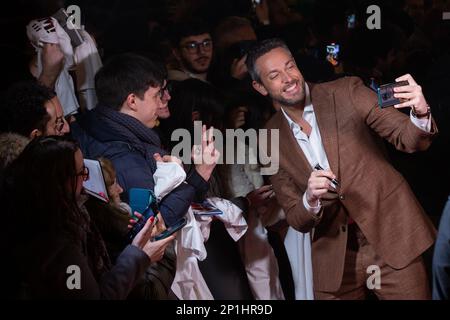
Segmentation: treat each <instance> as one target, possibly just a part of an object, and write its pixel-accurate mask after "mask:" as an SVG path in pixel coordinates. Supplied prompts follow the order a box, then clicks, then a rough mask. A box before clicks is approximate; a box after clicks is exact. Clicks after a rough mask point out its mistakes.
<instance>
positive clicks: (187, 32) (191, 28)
mask: <svg viewBox="0 0 450 320" xmlns="http://www.w3.org/2000/svg"><path fill="white" fill-rule="evenodd" d="M204 33H209V34H211V30H210V28H209V26H208V25H207V24H206V23H205V22H203V21H202V20H194V19H191V20H183V21H180V22H178V23H177V24H175V25H174V26H173V28H172V30H171V32H170V41H171V43H172V46H173V47H174V48H178V46H179V45H180V42H181V40H183V39H184V38H187V37H190V36H198V35H200V34H204Z"/></svg>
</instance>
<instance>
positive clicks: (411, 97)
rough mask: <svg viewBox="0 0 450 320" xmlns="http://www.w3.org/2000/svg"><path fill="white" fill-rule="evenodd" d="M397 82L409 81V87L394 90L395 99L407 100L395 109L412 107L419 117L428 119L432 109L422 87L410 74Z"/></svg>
mask: <svg viewBox="0 0 450 320" xmlns="http://www.w3.org/2000/svg"><path fill="white" fill-rule="evenodd" d="M395 81H397V82H399V81H408V83H409V85H405V86H401V87H396V88H394V97H395V98H397V99H402V100H405V102H402V103H400V104H396V105H395V106H394V107H395V108H397V109H400V108H407V107H410V108H412V109H413V113H414V115H415V116H417V117H419V118H420V117H427V116H428V115H429V114H430V109H429V106H428V103H427V101H426V100H425V96H424V95H423V93H422V87H421V86H419V85H418V84H417V83H416V81H415V80H414V78H413V77H412V76H411V75H410V74H406V75H404V76H401V77H400V78H397V79H396V80H395Z"/></svg>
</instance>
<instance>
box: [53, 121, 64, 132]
mask: <svg viewBox="0 0 450 320" xmlns="http://www.w3.org/2000/svg"><path fill="white" fill-rule="evenodd" d="M63 129H64V118H63V117H58V118H56V120H55V131H56V132H57V133H60V132H61V131H62V130H63Z"/></svg>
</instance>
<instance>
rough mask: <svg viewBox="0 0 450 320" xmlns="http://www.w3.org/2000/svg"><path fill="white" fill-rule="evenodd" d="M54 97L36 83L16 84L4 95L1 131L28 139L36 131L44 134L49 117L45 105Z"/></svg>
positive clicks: (49, 90)
mask: <svg viewBox="0 0 450 320" xmlns="http://www.w3.org/2000/svg"><path fill="white" fill-rule="evenodd" d="M55 96H56V94H55V92H54V91H53V90H51V89H49V88H47V87H45V86H43V85H40V84H39V83H37V82H36V81H34V80H33V81H24V82H18V83H16V84H14V85H12V86H11V87H10V88H9V89H8V90H7V91H6V92H5V94H4V97H3V99H2V100H3V102H2V106H1V110H0V113H1V117H0V118H1V123H0V126H1V128H0V129H1V131H3V132H12V133H17V134H20V135H22V136H25V137H28V136H29V135H30V133H31V132H32V131H33V130H35V129H38V130H40V131H42V132H43V133H44V134H45V133H46V126H47V122H48V121H49V120H50V115H49V114H48V112H47V109H46V108H45V103H46V102H47V101H50V100H51V99H53V98H54V97H55Z"/></svg>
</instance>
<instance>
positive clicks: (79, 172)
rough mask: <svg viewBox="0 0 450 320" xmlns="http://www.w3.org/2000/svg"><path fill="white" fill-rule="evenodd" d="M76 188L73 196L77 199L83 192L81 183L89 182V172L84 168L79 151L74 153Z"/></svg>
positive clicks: (81, 154)
mask: <svg viewBox="0 0 450 320" xmlns="http://www.w3.org/2000/svg"><path fill="white" fill-rule="evenodd" d="M75 170H76V177H75V179H76V186H75V196H76V198H77V199H78V198H79V197H80V195H81V192H82V191H83V182H84V181H87V180H89V171H88V169H87V168H86V167H85V166H84V160H83V153H82V152H81V150H80V149H78V150H77V151H76V152H75Z"/></svg>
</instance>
